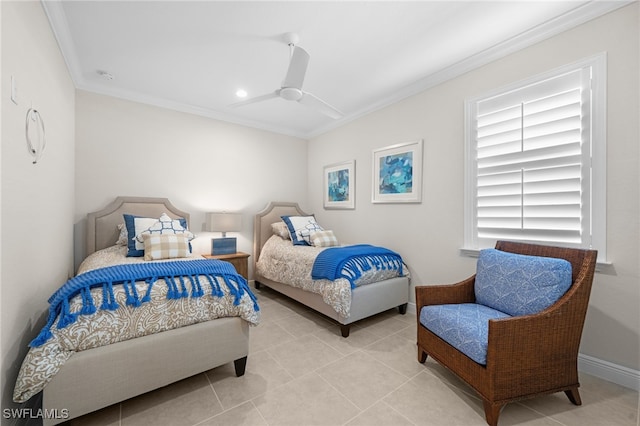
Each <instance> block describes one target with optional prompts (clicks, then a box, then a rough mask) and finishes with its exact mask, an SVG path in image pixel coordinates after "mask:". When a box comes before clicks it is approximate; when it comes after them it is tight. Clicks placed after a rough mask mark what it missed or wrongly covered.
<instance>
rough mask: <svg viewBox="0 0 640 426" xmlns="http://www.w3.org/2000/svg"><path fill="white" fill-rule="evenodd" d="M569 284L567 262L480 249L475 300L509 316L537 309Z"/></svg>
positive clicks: (553, 298)
mask: <svg viewBox="0 0 640 426" xmlns="http://www.w3.org/2000/svg"><path fill="white" fill-rule="evenodd" d="M569 287H571V263H569V262H568V261H566V260H564V259H556V258H552V257H540V256H526V255H522V254H515V253H507V252H504V251H500V250H496V249H486V250H481V251H480V256H479V258H478V265H477V270H476V283H475V295H476V302H477V303H480V304H483V305H485V306H489V307H491V308H493V309H497V310H499V311H502V312H504V313H507V314H509V315H512V316H517V315H528V314H534V313H537V312H540V311H542V310H544V309H546V308H548V307H549V306H551V305H553V304H554V303H555V302H556V301H557V300H558V299H560V297H562V295H563V294H564V293H565V292H566V291H567V290H568V289H569Z"/></svg>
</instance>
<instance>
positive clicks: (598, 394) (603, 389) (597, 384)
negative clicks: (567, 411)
mask: <svg viewBox="0 0 640 426" xmlns="http://www.w3.org/2000/svg"><path fill="white" fill-rule="evenodd" d="M579 379H580V395H583V397H585V398H587V399H593V398H602V399H606V400H607V401H615V402H617V403H620V404H622V405H624V406H626V407H628V408H631V409H634V410H638V409H640V407H639V406H638V403H639V402H640V401H639V400H638V392H637V391H633V390H631V389H628V388H625V387H623V386H620V385H617V384H615V383H611V382H607V381H605V380H602V379H599V378H597V377H595V376H591V375H589V374H586V373H580V374H579Z"/></svg>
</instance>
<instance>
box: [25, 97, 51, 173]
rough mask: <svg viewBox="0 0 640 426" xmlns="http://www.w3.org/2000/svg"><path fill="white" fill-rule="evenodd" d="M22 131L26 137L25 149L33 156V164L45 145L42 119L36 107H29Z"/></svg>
mask: <svg viewBox="0 0 640 426" xmlns="http://www.w3.org/2000/svg"><path fill="white" fill-rule="evenodd" d="M25 121H26V122H25V125H24V133H25V137H26V139H27V151H29V154H30V155H31V156H32V157H33V164H36V163H37V162H38V160H40V157H42V153H43V151H44V148H45V146H46V140H45V137H44V136H45V135H44V121H42V117H41V116H40V113H39V112H38V110H37V109H33V108H29V110H28V111H27V117H26V119H25Z"/></svg>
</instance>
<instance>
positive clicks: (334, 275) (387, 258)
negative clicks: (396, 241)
mask: <svg viewBox="0 0 640 426" xmlns="http://www.w3.org/2000/svg"><path fill="white" fill-rule="evenodd" d="M372 268H375V269H376V270H384V269H389V270H397V271H398V274H399V275H402V257H400V255H399V254H398V253H396V252H394V251H391V250H389V249H386V248H383V247H376V246H372V245H369V244H359V245H355V246H346V247H331V248H328V249H325V250H323V251H321V252H320V254H318V257H316V260H315V262H314V264H313V269H312V270H311V278H313V279H314V280H321V279H327V280H335V279H338V278H346V279H347V280H349V282H350V283H351V288H355V281H356V280H357V279H358V278H360V277H361V276H362V273H363V272H366V271H369V270H371V269H372Z"/></svg>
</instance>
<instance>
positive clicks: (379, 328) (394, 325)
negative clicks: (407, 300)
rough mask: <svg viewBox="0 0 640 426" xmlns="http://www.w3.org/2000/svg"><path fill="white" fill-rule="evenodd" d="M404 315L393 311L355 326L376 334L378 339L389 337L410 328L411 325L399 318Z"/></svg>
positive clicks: (359, 322)
mask: <svg viewBox="0 0 640 426" xmlns="http://www.w3.org/2000/svg"><path fill="white" fill-rule="evenodd" d="M402 316H403V315H400V314H398V311H397V310H395V309H393V310H390V311H387V312H385V313H382V314H378V315H374V316H372V317H369V318H365V319H363V320H361V321H358V322H356V323H355V324H354V325H355V326H357V327H359V328H362V329H364V330H367V331H369V332H370V333H372V334H375V335H376V336H378V337H387V336H389V335H391V334H393V333H397V332H399V331H401V330H404V329H406V328H408V327H411V324H410V323H408V322H405V321H402V320H401V319H398V317H402Z"/></svg>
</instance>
